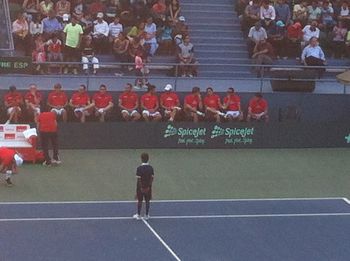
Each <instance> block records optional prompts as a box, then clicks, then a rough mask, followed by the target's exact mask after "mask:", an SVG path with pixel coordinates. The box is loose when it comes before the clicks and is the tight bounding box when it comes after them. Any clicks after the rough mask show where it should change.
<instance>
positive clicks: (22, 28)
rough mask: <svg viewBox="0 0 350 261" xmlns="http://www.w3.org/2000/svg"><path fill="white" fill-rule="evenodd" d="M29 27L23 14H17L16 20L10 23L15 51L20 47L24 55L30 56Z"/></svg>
mask: <svg viewBox="0 0 350 261" xmlns="http://www.w3.org/2000/svg"><path fill="white" fill-rule="evenodd" d="M28 33H29V26H28V22H27V20H26V17H25V15H24V14H23V13H20V14H18V16H17V19H16V20H15V21H14V22H13V23H12V35H13V41H14V44H15V49H16V50H18V48H19V47H21V48H22V49H23V50H24V52H25V55H26V56H28V55H30V51H31V50H30V38H29V34H28Z"/></svg>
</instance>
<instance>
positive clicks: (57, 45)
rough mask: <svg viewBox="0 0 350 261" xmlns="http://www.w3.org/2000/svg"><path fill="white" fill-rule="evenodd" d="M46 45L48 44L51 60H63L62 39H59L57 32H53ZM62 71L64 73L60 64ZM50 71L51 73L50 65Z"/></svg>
mask: <svg viewBox="0 0 350 261" xmlns="http://www.w3.org/2000/svg"><path fill="white" fill-rule="evenodd" d="M45 45H46V46H47V58H48V61H49V62H63V54H62V49H63V46H62V41H61V40H60V39H58V37H57V34H53V35H52V38H51V39H49V40H48V41H47V42H46V43H45ZM58 67H59V70H60V73H62V65H61V64H60V65H58ZM48 72H49V73H50V65H49V69H48Z"/></svg>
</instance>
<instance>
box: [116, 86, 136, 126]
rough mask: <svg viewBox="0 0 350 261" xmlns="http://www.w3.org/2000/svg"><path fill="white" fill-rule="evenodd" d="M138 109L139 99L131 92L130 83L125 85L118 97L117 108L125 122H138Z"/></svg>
mask: <svg viewBox="0 0 350 261" xmlns="http://www.w3.org/2000/svg"><path fill="white" fill-rule="evenodd" d="M138 107H139V97H138V96H137V94H136V93H135V92H134V91H133V90H132V85H131V83H127V84H126V85H125V90H124V92H123V93H122V94H120V96H119V108H120V110H121V114H122V117H123V119H124V120H125V121H130V120H131V121H138V120H139V119H140V118H141V115H140V113H139V112H138V111H137V109H138Z"/></svg>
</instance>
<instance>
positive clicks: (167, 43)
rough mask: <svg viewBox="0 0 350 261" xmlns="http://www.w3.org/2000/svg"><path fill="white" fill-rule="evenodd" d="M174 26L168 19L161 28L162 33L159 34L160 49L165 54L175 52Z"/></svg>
mask: <svg viewBox="0 0 350 261" xmlns="http://www.w3.org/2000/svg"><path fill="white" fill-rule="evenodd" d="M172 34H173V28H172V26H171V25H170V21H169V20H166V21H165V22H164V24H163V26H162V27H161V28H160V35H159V40H158V42H159V46H160V50H162V52H163V53H164V54H168V55H172V54H173V53H174V45H173V43H174V42H173V37H172Z"/></svg>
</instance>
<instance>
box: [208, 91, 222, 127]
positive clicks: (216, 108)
mask: <svg viewBox="0 0 350 261" xmlns="http://www.w3.org/2000/svg"><path fill="white" fill-rule="evenodd" d="M203 104H204V109H205V118H206V119H207V120H209V121H212V120H215V121H216V122H220V121H221V119H220V116H225V114H224V113H223V112H221V111H220V109H221V108H222V104H221V101H220V97H219V95H217V94H215V93H214V90H213V88H212V87H208V88H207V95H206V96H205V97H204V100H203Z"/></svg>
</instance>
